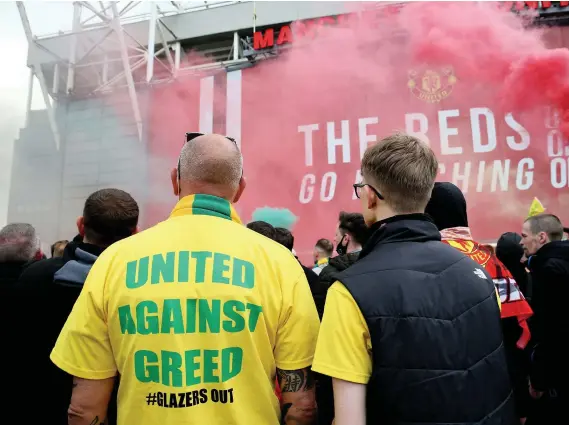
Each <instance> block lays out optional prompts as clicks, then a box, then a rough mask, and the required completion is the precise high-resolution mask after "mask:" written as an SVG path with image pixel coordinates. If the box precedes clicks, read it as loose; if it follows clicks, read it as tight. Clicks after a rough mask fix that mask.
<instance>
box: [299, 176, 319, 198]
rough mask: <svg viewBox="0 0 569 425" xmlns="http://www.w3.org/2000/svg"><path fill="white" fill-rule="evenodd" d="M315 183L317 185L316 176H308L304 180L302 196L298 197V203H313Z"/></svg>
mask: <svg viewBox="0 0 569 425" xmlns="http://www.w3.org/2000/svg"><path fill="white" fill-rule="evenodd" d="M314 183H316V177H314V174H307V175H305V176H304V177H303V178H302V183H301V184H300V194H299V195H298V201H299V202H300V203H301V204H308V203H309V202H310V201H312V197H313V196H314Z"/></svg>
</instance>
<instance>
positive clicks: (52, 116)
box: [16, 1, 60, 150]
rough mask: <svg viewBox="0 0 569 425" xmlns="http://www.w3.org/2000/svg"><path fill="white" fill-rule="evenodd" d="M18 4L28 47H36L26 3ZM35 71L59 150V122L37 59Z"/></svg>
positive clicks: (34, 56)
mask: <svg viewBox="0 0 569 425" xmlns="http://www.w3.org/2000/svg"><path fill="white" fill-rule="evenodd" d="M16 6H17V7H18V12H19V13H20V19H21V20H22V26H23V27H24V32H25V34H26V38H27V39H28V48H29V49H30V50H31V49H36V48H37V46H36V44H35V43H34V36H33V34H32V28H31V26H30V21H29V20H28V14H27V13H26V8H25V6H24V3H23V2H21V1H18V2H16ZM30 57H31V58H36V57H37V55H35V54H32V55H30ZM32 67H33V71H34V72H35V74H36V76H37V77H38V81H39V83H40V87H41V92H42V95H43V100H44V102H45V108H46V111H47V117H48V120H49V125H50V127H51V132H52V133H53V139H54V141H55V147H56V149H57V150H59V142H60V136H59V130H58V128H57V122H56V120H55V114H54V112H53V108H52V106H51V99H50V98H49V92H48V90H47V83H46V81H45V76H44V74H43V70H42V68H41V64H40V63H38V61H37V59H35V63H33V64H32Z"/></svg>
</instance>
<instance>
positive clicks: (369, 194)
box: [362, 186, 377, 210]
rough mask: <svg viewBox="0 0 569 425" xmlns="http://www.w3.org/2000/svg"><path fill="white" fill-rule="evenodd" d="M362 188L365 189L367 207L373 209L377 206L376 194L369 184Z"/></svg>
mask: <svg viewBox="0 0 569 425" xmlns="http://www.w3.org/2000/svg"><path fill="white" fill-rule="evenodd" d="M362 189H363V190H365V191H366V199H367V209H368V210H373V209H374V208H375V207H376V206H377V195H376V194H375V192H374V191H373V190H371V189H370V187H369V186H364V187H363V188H362Z"/></svg>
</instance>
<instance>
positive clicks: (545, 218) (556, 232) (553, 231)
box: [526, 213, 563, 241]
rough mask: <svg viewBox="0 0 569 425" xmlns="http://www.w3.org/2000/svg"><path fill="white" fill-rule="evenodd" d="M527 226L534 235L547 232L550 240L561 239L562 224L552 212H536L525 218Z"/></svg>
mask: <svg viewBox="0 0 569 425" xmlns="http://www.w3.org/2000/svg"><path fill="white" fill-rule="evenodd" d="M526 223H528V224H529V228H530V230H531V232H532V233H533V234H534V235H537V234H538V233H540V232H545V233H547V236H548V237H549V240H550V241H560V240H561V239H563V225H562V224H561V220H559V217H557V216H556V215H553V214H545V213H542V214H537V215H534V216H533V217H529V218H527V219H526Z"/></svg>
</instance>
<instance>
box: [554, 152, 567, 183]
mask: <svg viewBox="0 0 569 425" xmlns="http://www.w3.org/2000/svg"><path fill="white" fill-rule="evenodd" d="M567 165H568V164H567V161H566V160H565V158H554V159H553V160H552V161H551V165H550V167H551V186H553V187H554V188H555V189H561V188H562V187H565V186H567Z"/></svg>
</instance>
